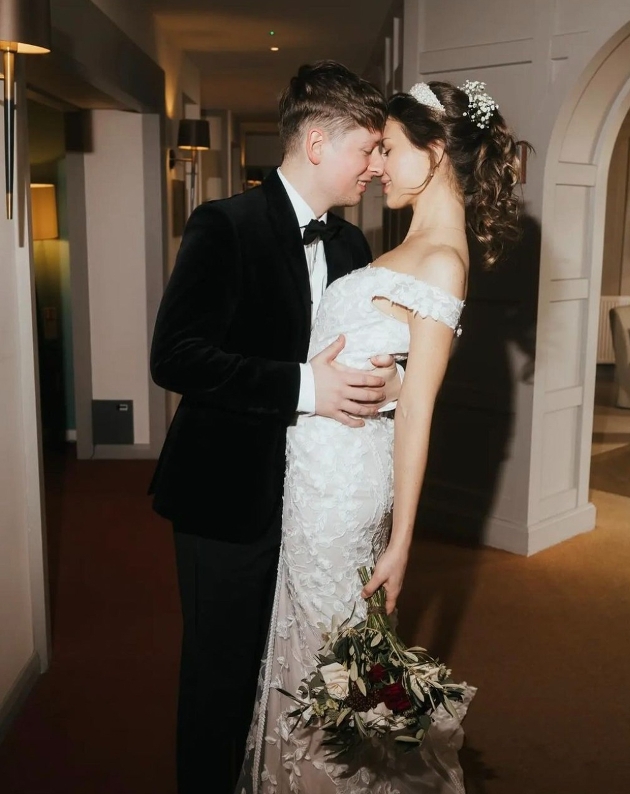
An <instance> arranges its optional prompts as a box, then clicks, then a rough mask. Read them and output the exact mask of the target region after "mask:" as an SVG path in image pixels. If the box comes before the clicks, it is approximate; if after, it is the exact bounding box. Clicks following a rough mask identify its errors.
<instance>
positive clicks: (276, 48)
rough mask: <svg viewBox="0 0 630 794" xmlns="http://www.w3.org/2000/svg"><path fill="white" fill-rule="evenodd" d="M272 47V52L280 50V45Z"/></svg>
mask: <svg viewBox="0 0 630 794" xmlns="http://www.w3.org/2000/svg"><path fill="white" fill-rule="evenodd" d="M270 49H271V52H278V50H279V49H280V47H270Z"/></svg>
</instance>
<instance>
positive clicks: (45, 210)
mask: <svg viewBox="0 0 630 794" xmlns="http://www.w3.org/2000/svg"><path fill="white" fill-rule="evenodd" d="M31 207H32V220H33V240H54V239H55V238H56V237H59V227H58V224H57V198H56V195H55V186H54V185H40V184H32V185H31Z"/></svg>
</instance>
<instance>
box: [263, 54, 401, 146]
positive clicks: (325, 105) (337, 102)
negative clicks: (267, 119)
mask: <svg viewBox="0 0 630 794" xmlns="http://www.w3.org/2000/svg"><path fill="white" fill-rule="evenodd" d="M279 110H280V122H279V125H278V128H279V132H280V144H281V146H282V151H283V153H284V154H285V155H286V154H289V153H290V152H291V151H292V150H293V149H294V148H295V147H296V145H297V143H298V140H299V136H300V133H301V132H302V130H303V128H304V126H305V125H306V124H313V123H315V124H323V125H324V126H326V127H327V128H328V129H329V130H331V132H332V133H333V134H340V133H344V132H348V131H349V130H351V129H353V128H355V127H363V128H365V129H368V130H370V132H380V131H381V130H382V129H383V127H384V126H385V121H386V119H387V103H386V101H385V97H384V96H383V95H382V94H381V92H380V91H379V90H378V88H376V86H374V85H372V83H369V82H368V81H367V80H364V79H363V78H362V77H359V75H357V74H354V72H351V71H350V70H349V69H347V68H346V67H345V66H343V64H340V63H337V62H336V61H317V63H314V64H313V65H309V64H305V65H304V66H300V68H299V70H298V73H297V75H295V77H293V78H292V79H291V82H290V83H289V85H288V86H287V88H285V90H284V91H283V92H282V95H281V97H280V106H279Z"/></svg>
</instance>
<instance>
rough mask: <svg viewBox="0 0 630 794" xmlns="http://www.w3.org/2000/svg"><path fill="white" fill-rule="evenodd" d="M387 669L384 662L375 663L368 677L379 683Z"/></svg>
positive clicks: (374, 682)
mask: <svg viewBox="0 0 630 794" xmlns="http://www.w3.org/2000/svg"><path fill="white" fill-rule="evenodd" d="M385 675H386V670H385V668H384V667H383V665H382V664H374V665H372V667H371V668H370V671H369V673H368V678H369V679H370V681H371V682H372V683H373V684H378V683H379V682H380V681H382V680H383V679H384V678H385Z"/></svg>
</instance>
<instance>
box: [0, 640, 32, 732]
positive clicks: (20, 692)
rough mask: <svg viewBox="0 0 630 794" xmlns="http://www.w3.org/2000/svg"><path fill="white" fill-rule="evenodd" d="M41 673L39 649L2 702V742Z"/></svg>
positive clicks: (0, 727) (0, 714)
mask: <svg viewBox="0 0 630 794" xmlns="http://www.w3.org/2000/svg"><path fill="white" fill-rule="evenodd" d="M40 675H41V663H40V659H39V654H38V653H37V651H34V652H33V655H32V656H31V658H30V659H29V660H28V662H27V663H26V664H25V665H24V667H23V668H22V671H21V672H20V674H19V675H18V677H17V679H16V681H15V683H14V684H13V686H12V687H11V689H10V690H9V693H8V694H7V696H6V697H5V699H4V700H3V701H2V703H0V743H1V742H2V741H3V740H4V737H5V736H6V734H7V731H8V730H9V727H10V725H11V723H12V722H13V720H14V719H15V718H16V717H17V715H18V714H19V713H20V711H21V709H22V706H23V705H24V702H25V700H26V698H27V697H28V696H29V694H30V693H31V690H32V689H33V687H34V686H35V684H36V683H37V681H38V680H39V677H40Z"/></svg>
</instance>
